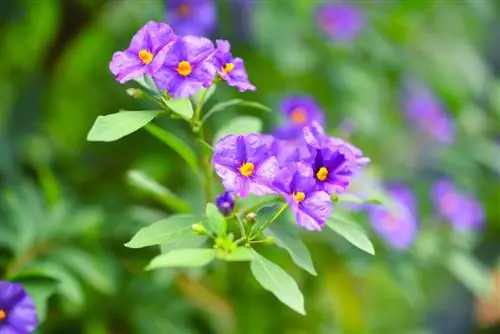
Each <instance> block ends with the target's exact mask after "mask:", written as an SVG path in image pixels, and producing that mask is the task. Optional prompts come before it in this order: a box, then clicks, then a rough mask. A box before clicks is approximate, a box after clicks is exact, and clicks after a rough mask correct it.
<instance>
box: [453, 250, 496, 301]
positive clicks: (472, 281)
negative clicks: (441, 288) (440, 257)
mask: <svg viewBox="0 0 500 334" xmlns="http://www.w3.org/2000/svg"><path fill="white" fill-rule="evenodd" d="M446 266H447V268H448V270H449V271H450V272H451V273H452V274H453V275H454V276H455V277H456V279H458V280H459V281H460V282H461V283H462V284H463V285H465V286H466V287H467V288H468V289H470V290H471V291H472V292H473V293H474V294H475V295H476V296H477V297H486V296H488V295H489V293H490V276H489V275H488V270H487V268H486V267H485V266H484V265H483V264H482V263H480V262H479V261H477V260H476V259H475V258H473V257H472V256H470V255H468V254H465V253H460V252H455V253H453V254H451V256H450V257H449V259H448V261H447V263H446Z"/></svg>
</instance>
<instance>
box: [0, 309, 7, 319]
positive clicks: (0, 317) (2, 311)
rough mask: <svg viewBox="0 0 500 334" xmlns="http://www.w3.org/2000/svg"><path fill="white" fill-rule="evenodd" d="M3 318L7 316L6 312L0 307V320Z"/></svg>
mask: <svg viewBox="0 0 500 334" xmlns="http://www.w3.org/2000/svg"><path fill="white" fill-rule="evenodd" d="M5 318H7V313H6V312H5V311H4V310H3V309H1V308H0V321H2V320H3V319H5Z"/></svg>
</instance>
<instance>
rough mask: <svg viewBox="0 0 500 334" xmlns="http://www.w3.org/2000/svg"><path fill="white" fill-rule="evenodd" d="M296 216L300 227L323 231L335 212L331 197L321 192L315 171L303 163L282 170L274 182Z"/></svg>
mask: <svg viewBox="0 0 500 334" xmlns="http://www.w3.org/2000/svg"><path fill="white" fill-rule="evenodd" d="M273 186H274V187H275V189H276V190H277V191H278V193H279V194H280V195H281V196H283V198H284V199H285V200H286V201H287V203H288V205H289V206H290V208H291V210H292V212H293V213H294V215H295V219H296V222H297V224H298V225H299V226H301V227H303V228H305V229H308V230H321V229H322V228H323V225H324V224H325V222H326V220H327V219H328V217H329V216H330V214H331V213H332V210H333V203H332V200H331V198H330V196H329V195H328V194H327V193H326V192H324V191H319V190H318V189H317V187H316V182H315V181H314V174H313V170H312V168H311V167H310V166H308V165H306V164H303V163H295V164H290V165H289V166H287V167H285V168H282V169H281V170H280V171H279V172H278V173H277V174H276V177H275V179H274V182H273Z"/></svg>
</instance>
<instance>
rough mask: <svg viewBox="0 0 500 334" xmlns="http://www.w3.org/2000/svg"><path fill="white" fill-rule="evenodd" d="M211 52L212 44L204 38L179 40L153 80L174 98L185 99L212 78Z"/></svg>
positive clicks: (213, 69) (208, 83) (191, 37)
mask: <svg viewBox="0 0 500 334" xmlns="http://www.w3.org/2000/svg"><path fill="white" fill-rule="evenodd" d="M214 52H215V49H214V45H213V43H212V42H211V41H210V40H208V39H206V38H204V37H194V36H186V37H182V38H179V39H178V40H177V41H175V42H174V44H173V45H172V47H171V48H170V51H169V52H168V54H167V55H166V56H165V59H164V63H163V66H162V67H161V68H160V70H159V71H158V72H157V73H156V74H155V75H154V76H153V79H154V80H155V82H156V84H157V86H158V88H160V89H164V90H167V92H168V93H169V94H170V95H171V96H172V97H173V98H188V97H190V96H191V95H192V94H194V93H195V92H197V91H198V90H199V89H200V88H202V87H205V88H207V87H209V86H210V84H211V83H212V81H213V80H214V79H215V67H214V66H213V64H212V63H211V62H210V61H209V60H208V58H209V57H211V56H212V55H213V53H214Z"/></svg>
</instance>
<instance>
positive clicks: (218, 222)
mask: <svg viewBox="0 0 500 334" xmlns="http://www.w3.org/2000/svg"><path fill="white" fill-rule="evenodd" d="M205 214H206V215H207V223H208V226H210V228H211V229H212V231H214V232H215V234H216V235H226V229H227V225H226V218H224V216H223V215H222V213H220V211H219V209H217V207H216V206H215V205H214V204H213V203H207V206H206V209H205Z"/></svg>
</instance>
